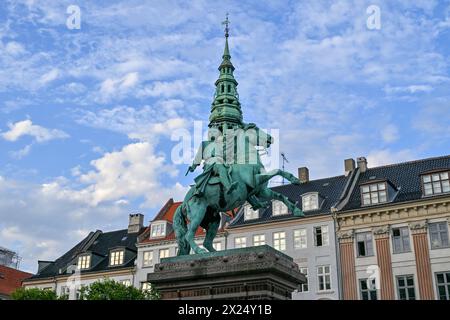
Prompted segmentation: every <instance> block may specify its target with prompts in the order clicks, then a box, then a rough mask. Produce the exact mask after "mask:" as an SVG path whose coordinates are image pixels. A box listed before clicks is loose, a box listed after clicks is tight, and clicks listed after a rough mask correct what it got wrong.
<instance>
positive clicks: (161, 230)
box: [150, 222, 167, 238]
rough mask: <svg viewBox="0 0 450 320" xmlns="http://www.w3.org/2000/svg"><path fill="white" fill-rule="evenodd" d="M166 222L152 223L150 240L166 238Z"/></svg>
mask: <svg viewBox="0 0 450 320" xmlns="http://www.w3.org/2000/svg"><path fill="white" fill-rule="evenodd" d="M166 224H167V223H166V222H152V224H151V227H150V238H162V237H165V236H166V229H167V226H166Z"/></svg>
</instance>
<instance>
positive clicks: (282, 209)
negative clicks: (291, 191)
mask: <svg viewBox="0 0 450 320" xmlns="http://www.w3.org/2000/svg"><path fill="white" fill-rule="evenodd" d="M286 214H289V209H288V207H287V206H286V205H285V204H284V203H283V202H282V201H280V200H272V216H281V215H286Z"/></svg>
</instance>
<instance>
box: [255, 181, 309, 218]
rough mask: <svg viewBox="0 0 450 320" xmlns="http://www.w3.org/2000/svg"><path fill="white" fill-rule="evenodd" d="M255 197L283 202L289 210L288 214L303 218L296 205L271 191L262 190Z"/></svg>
mask: <svg viewBox="0 0 450 320" xmlns="http://www.w3.org/2000/svg"><path fill="white" fill-rule="evenodd" d="M256 196H257V197H259V198H262V199H267V200H271V199H275V200H279V201H281V202H283V203H284V204H285V205H286V206H287V207H288V209H289V211H290V212H292V213H293V214H294V216H297V217H304V216H305V215H304V214H303V211H302V210H300V209H299V208H297V206H296V204H294V203H293V202H292V201H290V200H289V199H288V197H286V196H283V195H282V194H281V193H278V192H275V191H273V190H271V189H268V188H265V189H262V190H261V191H260V192H259V193H257V194H256Z"/></svg>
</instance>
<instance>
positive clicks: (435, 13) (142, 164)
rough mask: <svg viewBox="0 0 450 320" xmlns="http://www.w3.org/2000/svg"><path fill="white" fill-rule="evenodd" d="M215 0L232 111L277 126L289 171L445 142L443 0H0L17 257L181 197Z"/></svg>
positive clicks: (2, 205) (6, 217) (212, 35)
mask: <svg viewBox="0 0 450 320" xmlns="http://www.w3.org/2000/svg"><path fill="white" fill-rule="evenodd" d="M73 6H75V7H76V8H79V13H80V15H79V20H77V19H78V16H77V15H76V12H75V11H73V10H74V9H73ZM374 6H375V11H374V9H373V8H374ZM377 10H378V11H377ZM74 12H75V15H74ZM227 12H228V13H229V19H230V21H231V23H230V39H229V43H230V50H231V56H232V62H233V64H234V66H235V68H236V70H235V77H236V79H237V81H238V82H239V86H238V91H239V97H240V101H241V103H242V111H243V114H244V121H245V122H254V123H257V124H258V126H259V127H261V128H268V129H276V130H279V141H278V142H277V143H278V145H277V146H278V149H279V151H282V152H284V153H285V154H286V157H287V158H288V160H289V163H286V169H287V170H288V171H291V172H293V173H296V172H297V168H298V167H302V166H306V167H308V168H309V170H310V177H311V178H312V179H316V178H321V177H327V176H336V175H341V174H343V172H344V164H343V163H344V159H346V158H356V157H359V156H365V157H366V158H367V159H368V165H369V167H373V166H379V165H384V164H390V163H396V162H402V161H407V160H414V159H421V158H427V157H433V156H441V155H448V154H450V152H449V150H450V68H449V64H450V61H449V55H450V45H449V44H450V2H449V1H444V0H442V1H433V0H415V1H406V0H398V1H390V0H386V1H381V0H380V1H375V0H371V1H364V0H355V1H350V0H348V1H319V0H315V1H279V0H277V1H270V0H269V1H257V2H256V1H220V2H219V1H217V2H214V3H213V2H211V1H206V0H205V1H202V0H199V1H189V2H186V1H173V0H165V1H136V0H127V1H118V0H107V1H105V0H96V1H77V0H69V1H65V0H52V1H50V0H6V1H1V2H0V246H3V247H7V248H9V249H12V250H15V251H17V252H18V253H19V255H20V256H21V257H22V261H21V265H20V267H21V269H24V270H26V271H31V272H36V270H37V260H54V259H56V258H58V257H59V256H60V255H61V254H62V253H64V252H65V251H67V250H68V249H70V248H71V247H72V246H74V245H75V244H76V243H77V242H78V241H80V240H81V239H83V238H84V237H85V236H86V235H87V234H88V233H89V231H93V230H96V229H101V230H103V231H109V230H116V229H123V228H126V227H127V224H128V215H129V214H130V213H137V212H140V213H143V214H144V215H145V223H146V224H148V222H149V221H150V220H151V218H152V217H153V216H154V215H155V214H156V213H157V212H158V210H159V209H160V208H161V206H162V205H164V203H165V202H166V201H167V200H168V199H169V198H174V200H182V198H183V196H184V194H185V192H186V190H187V188H188V187H189V185H190V184H191V183H192V179H193V177H194V175H189V176H187V177H186V176H185V175H184V173H185V171H186V168H187V164H183V163H181V164H180V163H176V162H174V161H173V156H172V154H173V150H174V147H175V146H176V145H177V143H179V142H178V141H175V140H174V139H173V133H174V132H179V130H182V131H181V132H193V127H194V123H195V122H196V121H197V122H198V121H203V123H205V124H207V121H208V116H209V112H210V107H211V102H212V100H213V93H214V81H215V80H216V79H217V77H218V70H217V67H218V66H219V64H220V62H221V55H222V52H223V46H224V36H223V25H222V24H221V22H222V21H223V20H224V18H225V14H226V13H227ZM378 13H379V15H378ZM378 17H379V20H377V19H378ZM374 19H375V20H374ZM374 21H375V22H374ZM77 22H80V23H79V25H78V24H77ZM378 22H379V23H378ZM374 23H375V24H374ZM78 27H79V28H78ZM183 130H184V131H183ZM190 147H191V148H192V149H193V150H194V149H195V148H196V146H195V145H194V142H192V144H191V145H190ZM199 172H200V171H199V170H197V171H196V174H198V173H199Z"/></svg>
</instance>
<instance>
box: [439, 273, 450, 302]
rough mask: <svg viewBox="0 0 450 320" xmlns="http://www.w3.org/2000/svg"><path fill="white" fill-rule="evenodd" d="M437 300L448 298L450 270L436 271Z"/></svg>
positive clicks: (449, 298)
mask: <svg viewBox="0 0 450 320" xmlns="http://www.w3.org/2000/svg"><path fill="white" fill-rule="evenodd" d="M436 285H437V289H438V295H439V300H450V271H447V272H438V273H436Z"/></svg>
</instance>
